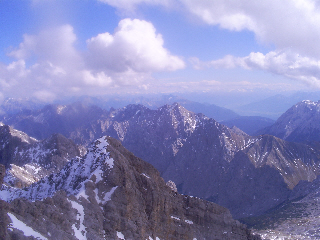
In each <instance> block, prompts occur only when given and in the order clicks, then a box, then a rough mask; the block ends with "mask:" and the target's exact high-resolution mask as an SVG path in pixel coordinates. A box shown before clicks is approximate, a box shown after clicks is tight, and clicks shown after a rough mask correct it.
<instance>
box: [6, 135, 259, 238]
mask: <svg viewBox="0 0 320 240" xmlns="http://www.w3.org/2000/svg"><path fill="white" fill-rule="evenodd" d="M0 166H1V167H0V170H1V171H0V176H1V179H0V180H1V182H2V178H3V173H4V169H3V165H0ZM0 197H1V199H2V200H0V207H1V208H0V215H1V218H0V219H1V220H0V221H1V229H0V234H1V236H0V238H1V239H95V240H98V239H111V240H112V239H260V237H258V236H254V235H252V234H251V233H250V231H249V230H248V229H247V228H246V227H245V225H243V224H241V223H239V222H238V221H236V220H233V219H232V216H231V214H230V212H229V210H227V209H226V208H224V207H221V206H219V205H217V204H215V203H211V202H207V201H204V200H201V199H199V198H195V197H190V196H187V195H180V194H178V193H177V192H176V191H175V187H174V183H172V182H168V184H166V183H165V181H164V180H163V179H162V178H161V177H160V174H159V172H158V171H157V170H156V169H155V168H154V167H152V165H150V164H149V163H146V162H144V161H143V160H141V159H139V158H137V157H135V156H134V155H133V154H132V153H131V152H129V151H128V150H126V149H125V148H124V147H122V145H121V144H120V142H119V141H117V140H115V139H112V138H110V137H102V138H99V139H97V140H96V141H94V142H93V143H92V144H91V145H90V146H89V148H88V152H87V153H86V155H85V156H84V157H75V158H73V159H72V160H70V161H69V162H68V163H67V164H66V165H65V166H64V167H63V168H62V169H61V171H59V172H58V173H54V174H52V175H50V176H47V177H45V178H43V179H41V180H40V181H38V182H36V183H34V184H32V185H31V186H29V187H27V188H24V189H19V188H14V187H12V186H9V185H7V184H3V185H2V189H1V191H0Z"/></svg>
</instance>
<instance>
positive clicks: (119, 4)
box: [98, 0, 175, 14]
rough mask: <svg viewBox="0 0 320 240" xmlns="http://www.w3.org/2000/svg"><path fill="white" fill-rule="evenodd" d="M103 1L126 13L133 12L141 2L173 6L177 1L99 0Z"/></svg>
mask: <svg viewBox="0 0 320 240" xmlns="http://www.w3.org/2000/svg"><path fill="white" fill-rule="evenodd" d="M98 1H100V2H103V3H107V4H109V5H111V6H113V7H116V8H118V9H120V10H121V11H123V12H125V13H127V14H128V13H133V12H135V10H136V6H137V5H139V4H148V5H160V6H166V7H169V6H172V4H173V3H174V2H175V1H172V0H129V1H128V0H98Z"/></svg>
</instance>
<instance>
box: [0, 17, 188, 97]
mask: <svg viewBox="0 0 320 240" xmlns="http://www.w3.org/2000/svg"><path fill="white" fill-rule="evenodd" d="M76 42H77V36H76V35H75V33H74V29H73V27H72V26H70V25H63V26H59V27H55V28H52V29H46V30H44V31H41V32H39V33H38V34H37V35H27V34H26V35H24V36H23V42H22V43H20V45H19V46H18V47H17V48H16V49H13V50H12V51H10V52H9V53H8V56H10V57H12V58H15V61H13V62H12V63H10V64H9V65H4V64H1V65H0V70H1V71H0V86H1V89H2V91H3V92H5V93H6V94H8V93H10V95H11V96H12V95H14V96H25V95H26V93H32V94H33V96H34V97H37V98H38V99H40V100H43V101H50V100H52V99H54V98H56V97H57V96H58V95H73V94H77V93H80V94H92V93H93V92H94V93H107V91H108V90H110V89H112V88H119V87H124V86H140V85H143V84H144V83H145V82H148V81H149V80H150V79H152V73H154V72H161V71H175V70H178V69H182V68H184V67H185V63H184V61H183V60H182V59H181V58H180V57H178V56H174V55H172V54H171V53H170V52H169V51H168V50H167V49H165V48H164V47H163V44H164V42H163V39H162V36H161V35H160V34H158V33H157V32H156V29H155V28H154V26H153V25H152V24H151V23H149V22H147V21H143V20H138V19H133V20H132V19H123V20H121V21H120V22H119V25H118V27H117V29H116V30H115V32H114V33H113V34H111V33H108V32H105V33H101V34H99V35H97V36H95V37H92V38H91V39H88V40H87V49H86V50H85V51H79V50H77V49H76V48H75V45H76ZM21 86H23V87H21ZM97 87H98V88H97Z"/></svg>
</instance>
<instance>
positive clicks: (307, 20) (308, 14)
mask: <svg viewBox="0 0 320 240" xmlns="http://www.w3.org/2000/svg"><path fill="white" fill-rule="evenodd" d="M181 2H183V3H184V5H185V6H186V8H187V10H188V11H190V12H192V13H193V14H195V15H196V16H198V17H199V18H201V19H202V20H203V21H204V22H206V23H207V24H211V25H219V26H220V27H222V28H225V29H229V30H234V31H241V30H250V31H253V32H254V33H255V34H256V37H257V38H258V39H259V40H260V41H262V42H266V43H271V44H274V45H275V46H276V47H277V48H278V49H282V48H291V49H292V50H293V51H295V52H299V53H300V54H302V55H307V56H311V57H320V46H319V44H317V42H318V39H319V38H320V25H319V22H320V11H319V6H318V5H317V2H316V1H313V0H282V1H275V0H269V1H256V0H242V1H233V0H181Z"/></svg>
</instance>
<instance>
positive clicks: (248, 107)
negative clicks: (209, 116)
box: [231, 92, 320, 120]
mask: <svg viewBox="0 0 320 240" xmlns="http://www.w3.org/2000/svg"><path fill="white" fill-rule="evenodd" d="M303 100H311V101H318V100H320V92H297V93H294V94H292V95H290V96H284V95H280V94H277V95H275V96H271V97H268V98H266V99H263V100H260V101H255V102H252V103H249V104H245V105H242V106H238V107H236V108H231V109H233V111H235V112H237V113H238V114H240V115H242V116H261V117H267V118H271V119H274V120H276V119H278V118H279V117H280V116H281V115H282V114H283V113H284V112H285V111H286V110H288V108H290V107H291V106H293V105H295V104H296V103H298V102H301V101H303Z"/></svg>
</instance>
